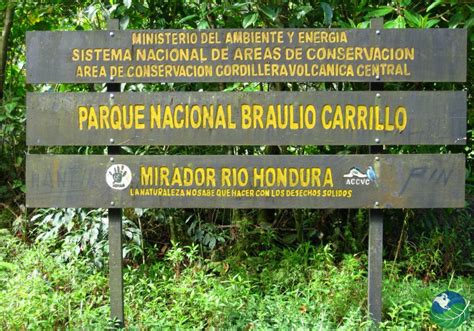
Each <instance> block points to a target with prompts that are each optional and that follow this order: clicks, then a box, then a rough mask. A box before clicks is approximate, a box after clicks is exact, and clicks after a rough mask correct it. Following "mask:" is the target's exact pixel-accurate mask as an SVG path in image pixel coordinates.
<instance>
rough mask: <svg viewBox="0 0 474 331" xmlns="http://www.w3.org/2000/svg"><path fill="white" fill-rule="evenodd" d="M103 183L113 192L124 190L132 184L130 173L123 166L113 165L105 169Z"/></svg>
mask: <svg viewBox="0 0 474 331" xmlns="http://www.w3.org/2000/svg"><path fill="white" fill-rule="evenodd" d="M105 181H106V182H107V185H109V187H110V188H112V189H114V190H124V189H126V188H127V187H128V186H129V185H130V183H131V182H132V172H131V171H130V168H129V167H128V166H127V165H125V164H115V165H113V166H111V167H109V168H108V169H107V171H106V173H105Z"/></svg>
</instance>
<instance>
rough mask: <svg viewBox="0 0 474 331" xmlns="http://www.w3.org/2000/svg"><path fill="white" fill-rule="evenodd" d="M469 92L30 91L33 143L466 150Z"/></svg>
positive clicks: (29, 139)
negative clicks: (444, 147)
mask: <svg viewBox="0 0 474 331" xmlns="http://www.w3.org/2000/svg"><path fill="white" fill-rule="evenodd" d="M465 143H466V92H464V91H460V92H452V91H434V92H431V91H429V92H427V91H423V92H401V91H397V92H388V91H383V92H314V91H313V92H231V93H219V92H159V93H28V95H27V144H28V145H37V146H53V145H58V146H60V145H62V146H65V145H111V144H113V145H268V144H274V145H288V144H293V145H298V144H301V145H377V144H385V145H397V144H400V145H402V144H403V145H413V144H428V145H429V144H446V145H450V144H465Z"/></svg>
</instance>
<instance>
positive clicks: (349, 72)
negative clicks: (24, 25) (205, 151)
mask: <svg viewBox="0 0 474 331" xmlns="http://www.w3.org/2000/svg"><path fill="white" fill-rule="evenodd" d="M466 41H467V31H466V30H460V29H455V30H454V29H429V30H422V29H394V30H373V29H352V30H345V29H245V30H242V29H219V30H148V31H131V30H126V31H68V32H62V31H59V32H56V31H55V32H51V31H35V32H27V35H26V43H27V59H28V61H27V81H28V82H29V83H86V82H160V81H161V82H198V81H199V82H242V81H244V82H276V81H278V82H289V81H295V82H303V81H351V82H368V81H376V80H377V81H380V82H395V81H403V82H420V81H431V82H437V81H453V82H454V81H464V80H465V78H466V50H467V42H466Z"/></svg>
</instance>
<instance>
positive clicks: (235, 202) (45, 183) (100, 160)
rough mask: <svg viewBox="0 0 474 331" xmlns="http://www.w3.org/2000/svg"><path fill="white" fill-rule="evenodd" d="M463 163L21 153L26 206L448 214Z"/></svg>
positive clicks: (432, 158)
mask: <svg viewBox="0 0 474 331" xmlns="http://www.w3.org/2000/svg"><path fill="white" fill-rule="evenodd" d="M464 163H465V157H464V155H463V154H446V155H440V154H437V155H436V154H435V155H427V154H417V155H314V156H282V155H279V156H243V155H239V156H210V155H203V156H191V155H166V156H156V155H155V156H152V155H148V156H133V155H132V156H131V155H122V156H120V155H114V156H106V155H88V156H84V155H28V156H27V162H26V187H27V188H28V191H27V194H26V203H27V206H28V207H88V208H107V207H116V208H124V207H146V208H447V207H463V206H464V194H465V193H464V175H465V167H464Z"/></svg>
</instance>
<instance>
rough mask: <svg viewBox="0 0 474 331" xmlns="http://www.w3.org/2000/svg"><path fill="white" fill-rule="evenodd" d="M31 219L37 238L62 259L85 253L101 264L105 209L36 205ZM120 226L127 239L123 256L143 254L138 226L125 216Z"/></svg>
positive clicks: (105, 248)
mask: <svg viewBox="0 0 474 331" xmlns="http://www.w3.org/2000/svg"><path fill="white" fill-rule="evenodd" d="M30 222H31V225H30V228H33V229H34V231H35V232H36V234H37V235H36V242H41V243H42V244H44V245H45V247H46V246H48V247H49V250H50V251H52V252H54V254H55V255H57V256H58V257H59V258H60V259H61V260H62V261H65V262H67V261H71V260H74V259H76V258H77V257H79V256H85V257H88V258H89V261H91V262H92V263H93V264H94V265H95V266H96V267H99V268H102V267H104V265H105V261H106V257H107V254H108V252H109V251H108V240H107V238H108V235H107V231H108V217H107V211H106V210H102V209H94V210H89V211H87V210H85V209H73V208H67V209H54V208H49V209H39V210H37V212H36V214H35V215H34V216H33V217H32V218H31V221H30ZM122 227H123V233H124V237H125V239H126V242H125V247H124V250H123V257H124V258H126V259H127V258H131V259H133V260H137V259H138V258H140V257H141V255H142V254H143V251H142V245H141V241H142V238H141V233H140V230H139V229H138V228H137V226H136V225H135V223H133V222H132V221H130V220H129V219H127V218H125V217H124V218H123V221H122Z"/></svg>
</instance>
